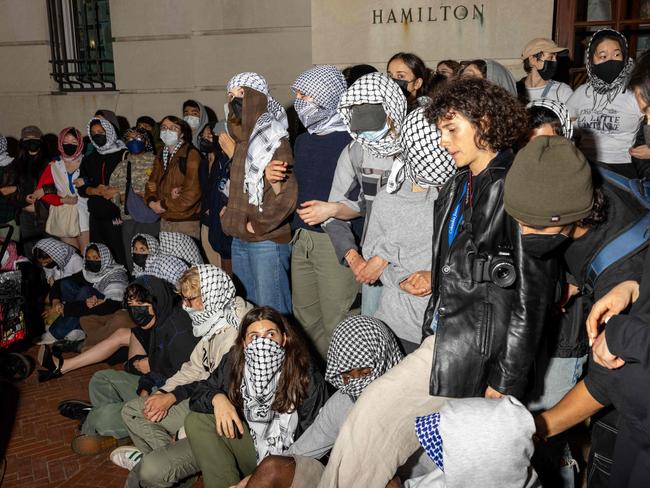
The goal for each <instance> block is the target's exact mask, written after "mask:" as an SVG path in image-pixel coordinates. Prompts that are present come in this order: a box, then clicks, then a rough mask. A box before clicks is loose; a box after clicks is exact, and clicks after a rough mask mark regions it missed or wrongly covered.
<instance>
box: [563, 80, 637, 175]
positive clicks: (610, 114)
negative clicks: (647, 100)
mask: <svg viewBox="0 0 650 488" xmlns="http://www.w3.org/2000/svg"><path fill="white" fill-rule="evenodd" d="M593 95H594V91H593V89H592V88H591V85H589V84H588V83H587V84H584V85H582V86H579V87H578V88H577V89H576V91H575V92H573V95H572V96H571V98H570V99H569V101H568V102H567V106H568V107H569V112H570V113H571V120H574V128H575V130H576V131H577V134H578V141H579V144H578V147H579V148H580V150H581V151H582V152H583V153H584V155H585V156H586V157H587V159H588V160H589V161H593V162H596V161H599V162H601V163H607V164H629V163H631V162H632V158H631V156H630V153H629V152H628V151H629V149H630V148H631V147H632V146H633V145H634V140H635V139H636V133H637V131H638V130H639V125H640V123H641V117H642V115H643V114H642V113H641V112H640V111H639V106H638V105H637V103H636V100H635V98H634V93H633V92H631V91H630V90H625V91H624V92H622V93H619V94H618V95H616V98H614V100H612V101H611V102H610V103H608V104H606V105H603V104H602V103H600V104H599V105H600V107H599V108H598V109H594V98H593ZM601 97H602V95H599V96H598V98H599V101H600V99H601Z"/></svg>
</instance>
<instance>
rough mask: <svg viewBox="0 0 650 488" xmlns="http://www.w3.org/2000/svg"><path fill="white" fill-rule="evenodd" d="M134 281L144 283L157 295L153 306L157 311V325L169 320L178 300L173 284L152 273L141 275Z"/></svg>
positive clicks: (144, 285) (152, 293)
mask: <svg viewBox="0 0 650 488" xmlns="http://www.w3.org/2000/svg"><path fill="white" fill-rule="evenodd" d="M133 283H137V284H139V285H142V286H143V287H144V288H146V289H147V291H148V292H149V293H151V295H153V296H154V297H155V299H156V303H155V305H154V307H153V308H154V310H155V312H156V325H158V324H162V323H163V322H164V321H165V320H167V318H168V317H169V316H170V315H171V313H172V311H173V309H174V303H175V300H176V294H175V292H174V289H173V288H172V286H171V285H170V284H169V283H168V282H167V281H165V280H162V279H160V278H156V277H155V276H151V275H142V276H139V277H138V278H137V279H136V280H135V281H133Z"/></svg>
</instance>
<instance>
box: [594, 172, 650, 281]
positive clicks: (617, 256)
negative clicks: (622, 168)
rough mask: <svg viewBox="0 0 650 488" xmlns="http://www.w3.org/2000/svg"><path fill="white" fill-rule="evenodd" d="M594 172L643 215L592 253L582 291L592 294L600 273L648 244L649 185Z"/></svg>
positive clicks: (614, 174)
mask: <svg viewBox="0 0 650 488" xmlns="http://www.w3.org/2000/svg"><path fill="white" fill-rule="evenodd" d="M597 171H598V173H599V174H600V176H601V177H602V178H603V180H604V181H606V182H608V183H610V184H611V185H612V186H614V187H616V188H618V189H619V190H622V191H623V192H625V193H626V194H627V195H628V196H632V197H633V199H634V200H635V201H636V203H638V204H640V205H641V206H642V207H643V208H644V209H645V213H644V215H642V216H641V217H640V218H639V219H638V220H637V221H636V222H634V223H633V224H631V225H630V226H628V227H627V228H626V229H625V230H623V231H622V232H621V233H620V234H619V235H618V236H616V237H615V238H614V239H612V240H611V241H609V242H608V243H607V244H605V245H604V246H603V247H601V248H600V250H599V251H598V252H597V253H596V255H595V256H594V257H593V259H592V260H591V263H589V267H588V270H587V279H586V281H585V284H584V287H583V288H584V289H585V290H586V291H593V289H594V285H595V283H596V280H598V277H599V276H600V275H601V274H602V273H603V271H605V270H606V269H607V268H609V267H610V266H611V265H613V264H614V263H617V262H619V261H620V260H622V259H624V258H626V257H629V256H632V255H634V254H636V253H637V252H639V251H641V250H643V249H644V248H645V247H647V246H648V243H649V242H650V181H645V180H639V179H629V178H626V177H625V176H622V175H619V174H618V173H614V172H613V171H610V170H607V169H604V168H600V167H599V168H597Z"/></svg>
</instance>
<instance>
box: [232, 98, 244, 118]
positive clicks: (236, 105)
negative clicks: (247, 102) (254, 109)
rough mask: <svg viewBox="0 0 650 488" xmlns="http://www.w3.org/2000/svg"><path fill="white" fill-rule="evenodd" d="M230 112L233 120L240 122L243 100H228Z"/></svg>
mask: <svg viewBox="0 0 650 488" xmlns="http://www.w3.org/2000/svg"><path fill="white" fill-rule="evenodd" d="M229 105H230V111H231V112H232V114H233V115H234V117H235V119H237V120H241V113H242V110H243V108H244V99H243V98H239V97H235V98H233V99H232V100H230V103H229Z"/></svg>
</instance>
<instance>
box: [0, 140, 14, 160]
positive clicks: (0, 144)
mask: <svg viewBox="0 0 650 488" xmlns="http://www.w3.org/2000/svg"><path fill="white" fill-rule="evenodd" d="M13 160H14V158H12V157H11V156H9V153H8V152H7V139H6V137H5V136H3V135H2V134H0V167H2V166H7V165H8V164H9V163H11V162H12V161H13Z"/></svg>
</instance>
